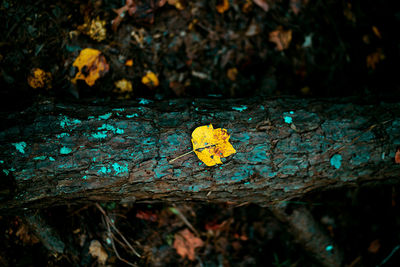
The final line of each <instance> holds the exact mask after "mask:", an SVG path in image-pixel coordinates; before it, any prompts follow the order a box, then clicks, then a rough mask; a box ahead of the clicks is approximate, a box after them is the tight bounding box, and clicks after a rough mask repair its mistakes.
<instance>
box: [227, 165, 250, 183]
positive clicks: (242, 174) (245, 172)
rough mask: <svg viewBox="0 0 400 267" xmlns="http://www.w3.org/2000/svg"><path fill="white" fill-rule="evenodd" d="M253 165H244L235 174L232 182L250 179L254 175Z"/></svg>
mask: <svg viewBox="0 0 400 267" xmlns="http://www.w3.org/2000/svg"><path fill="white" fill-rule="evenodd" d="M253 168H254V167H253V166H252V165H242V167H241V168H240V169H239V170H238V171H236V172H235V173H233V176H232V177H231V181H233V182H240V181H242V180H245V179H248V178H249V177H250V176H251V175H253V174H254V170H253Z"/></svg>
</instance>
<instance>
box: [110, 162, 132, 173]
mask: <svg viewBox="0 0 400 267" xmlns="http://www.w3.org/2000/svg"><path fill="white" fill-rule="evenodd" d="M112 167H113V169H114V171H115V174H116V175H120V174H124V173H128V172H129V169H128V163H125V164H124V165H120V164H118V163H113V164H112Z"/></svg>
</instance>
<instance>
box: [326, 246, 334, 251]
mask: <svg viewBox="0 0 400 267" xmlns="http://www.w3.org/2000/svg"><path fill="white" fill-rule="evenodd" d="M332 249H333V246H332V245H329V246H326V248H325V250H326V251H331V250H332Z"/></svg>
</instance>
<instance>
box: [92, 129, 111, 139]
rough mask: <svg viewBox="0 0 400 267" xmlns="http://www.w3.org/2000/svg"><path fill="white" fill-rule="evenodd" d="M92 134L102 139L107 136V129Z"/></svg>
mask: <svg viewBox="0 0 400 267" xmlns="http://www.w3.org/2000/svg"><path fill="white" fill-rule="evenodd" d="M92 136H93V137H94V138H96V139H104V138H106V137H107V131H102V132H97V133H93V134H92Z"/></svg>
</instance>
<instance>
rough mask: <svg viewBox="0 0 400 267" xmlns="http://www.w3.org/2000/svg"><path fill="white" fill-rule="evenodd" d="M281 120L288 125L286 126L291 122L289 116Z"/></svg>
mask: <svg viewBox="0 0 400 267" xmlns="http://www.w3.org/2000/svg"><path fill="white" fill-rule="evenodd" d="M283 120H284V121H285V122H286V123H288V124H291V123H292V122H293V119H292V117H289V116H285V117H283Z"/></svg>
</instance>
